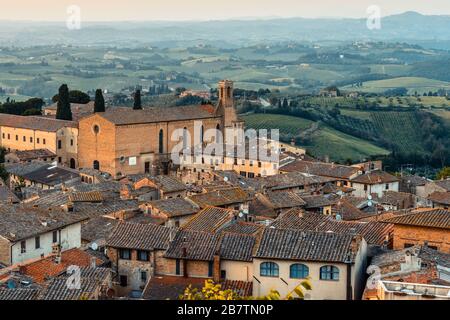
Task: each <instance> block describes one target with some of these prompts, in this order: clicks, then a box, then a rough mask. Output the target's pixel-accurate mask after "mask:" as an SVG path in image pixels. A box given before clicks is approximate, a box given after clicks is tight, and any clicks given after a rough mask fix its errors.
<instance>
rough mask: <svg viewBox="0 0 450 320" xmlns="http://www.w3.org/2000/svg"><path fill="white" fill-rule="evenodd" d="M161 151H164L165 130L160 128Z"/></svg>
mask: <svg viewBox="0 0 450 320" xmlns="http://www.w3.org/2000/svg"><path fill="white" fill-rule="evenodd" d="M159 153H164V131H163V129H161V130H159Z"/></svg>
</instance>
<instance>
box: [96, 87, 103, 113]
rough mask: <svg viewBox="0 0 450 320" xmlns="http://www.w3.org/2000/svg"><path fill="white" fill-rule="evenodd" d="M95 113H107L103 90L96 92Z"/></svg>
mask: <svg viewBox="0 0 450 320" xmlns="http://www.w3.org/2000/svg"><path fill="white" fill-rule="evenodd" d="M94 112H105V99H104V98H103V92H102V89H97V90H96V91H95V102H94Z"/></svg>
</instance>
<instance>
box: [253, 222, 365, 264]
mask: <svg viewBox="0 0 450 320" xmlns="http://www.w3.org/2000/svg"><path fill="white" fill-rule="evenodd" d="M355 243H356V244H357V246H355V245H354V244H355ZM359 244H360V240H359V239H358V237H356V236H354V235H348V234H337V233H328V232H309V231H300V230H292V229H291V230H289V229H272V228H266V229H264V231H263V234H262V237H261V242H260V245H259V247H258V250H257V252H256V255H255V258H260V259H281V260H301V261H322V262H341V263H344V262H346V261H353V260H354V258H355V254H356V251H355V248H358V249H359Z"/></svg>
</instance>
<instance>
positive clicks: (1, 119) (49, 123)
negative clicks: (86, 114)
mask: <svg viewBox="0 0 450 320" xmlns="http://www.w3.org/2000/svg"><path fill="white" fill-rule="evenodd" d="M0 126H4V127H11V128H22V129H30V130H39V131H47V132H55V131H58V130H59V129H61V128H64V127H70V128H77V127H78V124H77V123H76V122H74V121H64V120H56V119H49V118H45V117H38V116H28V117H25V116H16V115H12V114H5V113H0Z"/></svg>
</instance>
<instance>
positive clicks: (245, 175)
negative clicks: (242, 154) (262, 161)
mask: <svg viewBox="0 0 450 320" xmlns="http://www.w3.org/2000/svg"><path fill="white" fill-rule="evenodd" d="M239 175H240V176H241V177H247V172H245V171H241V172H239Z"/></svg>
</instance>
